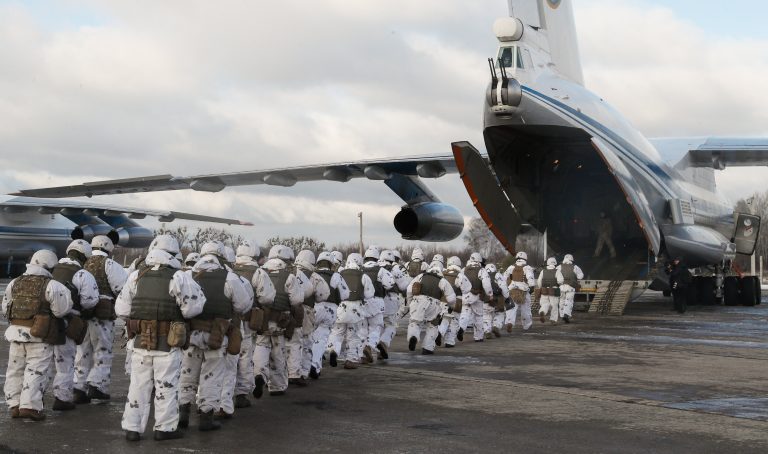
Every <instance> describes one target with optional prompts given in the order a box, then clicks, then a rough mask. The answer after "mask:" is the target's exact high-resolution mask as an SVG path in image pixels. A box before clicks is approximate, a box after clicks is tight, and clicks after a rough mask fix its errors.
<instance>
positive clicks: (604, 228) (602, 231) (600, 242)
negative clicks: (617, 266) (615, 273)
mask: <svg viewBox="0 0 768 454" xmlns="http://www.w3.org/2000/svg"><path fill="white" fill-rule="evenodd" d="M612 236H613V223H612V222H611V219H610V218H609V217H608V216H607V215H606V214H605V211H601V212H600V219H599V220H598V221H597V246H596V247H595V257H599V256H600V253H602V252H603V247H604V246H606V247H608V252H610V254H611V258H612V259H615V258H616V249H615V248H614V247H613V240H612V239H611V237H612Z"/></svg>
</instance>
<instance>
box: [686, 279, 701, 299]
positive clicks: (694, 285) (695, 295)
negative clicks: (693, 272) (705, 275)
mask: <svg viewBox="0 0 768 454" xmlns="http://www.w3.org/2000/svg"><path fill="white" fill-rule="evenodd" d="M686 290H687V291H686V294H685V296H686V298H685V299H686V301H685V302H686V304H688V305H689V306H698V305H699V304H701V301H699V286H698V278H696V277H694V278H693V281H692V282H691V285H689V286H688V288H687V289H686Z"/></svg>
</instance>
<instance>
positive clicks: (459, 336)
mask: <svg viewBox="0 0 768 454" xmlns="http://www.w3.org/2000/svg"><path fill="white" fill-rule="evenodd" d="M456 339H458V340H459V342H464V329H462V328H459V331H458V332H457V333H456Z"/></svg>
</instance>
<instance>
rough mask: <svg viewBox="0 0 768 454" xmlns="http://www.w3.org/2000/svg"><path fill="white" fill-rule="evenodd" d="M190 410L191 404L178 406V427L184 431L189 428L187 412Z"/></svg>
mask: <svg viewBox="0 0 768 454" xmlns="http://www.w3.org/2000/svg"><path fill="white" fill-rule="evenodd" d="M191 409H192V404H181V405H179V427H181V428H182V429H186V428H187V427H189V411H190V410H191Z"/></svg>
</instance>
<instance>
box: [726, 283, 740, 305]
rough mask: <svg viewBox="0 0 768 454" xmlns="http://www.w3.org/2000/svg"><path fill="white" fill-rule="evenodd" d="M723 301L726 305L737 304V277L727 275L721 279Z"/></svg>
mask: <svg viewBox="0 0 768 454" xmlns="http://www.w3.org/2000/svg"><path fill="white" fill-rule="evenodd" d="M723 302H724V303H725V305H726V306H736V305H737V304H739V278H738V277H736V276H727V277H726V278H725V279H724V280H723Z"/></svg>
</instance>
